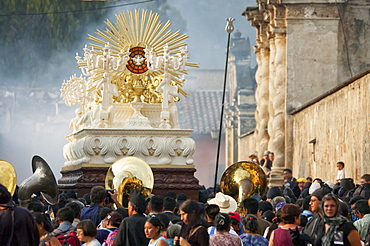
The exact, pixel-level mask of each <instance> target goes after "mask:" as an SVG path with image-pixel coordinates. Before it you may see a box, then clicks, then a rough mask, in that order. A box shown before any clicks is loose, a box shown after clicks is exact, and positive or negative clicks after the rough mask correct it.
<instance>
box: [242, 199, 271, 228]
mask: <svg viewBox="0 0 370 246" xmlns="http://www.w3.org/2000/svg"><path fill="white" fill-rule="evenodd" d="M242 207H243V212H244V214H252V215H254V216H256V217H257V223H258V228H257V233H258V234H260V235H263V233H264V232H265V230H266V228H267V227H269V226H270V225H271V223H270V222H268V221H267V220H264V219H261V218H259V217H258V215H257V213H258V201H257V200H256V199H254V198H247V199H244V200H243V202H242Z"/></svg>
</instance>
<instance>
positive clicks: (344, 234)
mask: <svg viewBox="0 0 370 246" xmlns="http://www.w3.org/2000/svg"><path fill="white" fill-rule="evenodd" d="M321 209H322V211H323V222H322V223H321V224H320V225H318V227H319V228H320V230H319V232H320V233H319V235H318V237H317V239H316V241H315V243H316V245H324V246H326V245H336V244H339V245H352V246H360V245H361V240H360V235H359V233H358V231H357V230H356V227H355V226H354V225H353V224H352V222H348V221H347V219H346V218H345V217H343V216H341V215H340V214H339V201H338V198H337V197H336V196H335V195H334V194H332V193H329V194H327V195H325V196H324V197H323V198H322V201H321Z"/></svg>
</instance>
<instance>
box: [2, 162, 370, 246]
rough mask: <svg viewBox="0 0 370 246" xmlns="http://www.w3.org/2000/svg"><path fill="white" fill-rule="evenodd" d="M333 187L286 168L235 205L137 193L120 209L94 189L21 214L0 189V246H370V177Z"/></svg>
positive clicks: (224, 198)
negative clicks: (279, 179)
mask: <svg viewBox="0 0 370 246" xmlns="http://www.w3.org/2000/svg"><path fill="white" fill-rule="evenodd" d="M338 181H339V182H338V183H336V184H335V185H333V184H331V183H329V182H325V183H324V182H322V180H321V179H318V178H316V179H314V180H312V179H310V178H309V177H307V178H305V179H303V178H299V179H295V178H293V177H292V172H291V170H289V169H285V170H284V184H283V185H281V186H276V187H271V188H269V189H268V191H267V193H266V194H265V195H263V196H262V197H261V196H260V195H258V194H255V195H253V196H251V197H249V198H246V199H244V200H243V201H241V202H240V204H238V203H237V201H236V200H235V199H234V198H233V197H231V196H229V195H226V194H223V193H221V192H217V193H216V194H208V195H209V198H208V199H207V200H206V201H205V202H201V201H197V200H191V199H188V198H187V196H186V195H185V194H184V193H179V194H176V193H175V192H168V193H167V194H166V196H165V197H162V196H160V195H155V194H152V195H150V196H149V197H144V196H143V195H142V193H141V192H140V190H137V189H135V190H133V191H131V193H130V195H129V198H128V203H127V204H126V206H125V208H124V206H123V205H122V204H121V203H120V202H119V201H118V200H117V194H115V193H114V192H111V191H107V190H105V189H104V187H101V186H95V187H93V188H92V189H91V191H90V193H89V194H86V195H84V196H83V197H80V198H78V197H77V195H76V193H75V192H73V191H67V192H63V193H61V194H60V195H59V199H58V203H57V204H55V205H50V204H48V203H47V202H46V201H45V200H44V199H43V197H42V196H41V195H39V196H38V194H35V196H34V197H33V198H32V200H31V201H30V203H29V204H28V207H27V209H25V208H21V207H19V206H17V205H16V202H17V201H16V196H13V199H12V196H11V195H10V193H9V192H8V191H7V189H6V188H5V187H4V186H3V185H0V245H17V246H23V245H28V246H32V245H52V246H59V245H86V246H99V245H116V246H119V245H130V246H136V245H137V246H146V245H153V246H155V245H157V246H168V245H194V246H195V245H199V246H203V245H204V246H205V245H211V246H216V245H217V246H218V245H219V246H223V245H231V246H233V245H235V246H247V245H261V246H263V245H264V246H267V245H269V246H272V245H276V246H279V245H282V246H290V245H299V246H301V245H325V246H326V245H337V244H339V245H365V244H366V245H368V243H369V241H370V234H369V231H370V206H369V205H370V204H369V203H370V200H369V198H370V192H369V191H370V174H365V175H363V176H362V177H361V184H359V185H355V184H353V180H351V179H345V178H344V179H340V180H338Z"/></svg>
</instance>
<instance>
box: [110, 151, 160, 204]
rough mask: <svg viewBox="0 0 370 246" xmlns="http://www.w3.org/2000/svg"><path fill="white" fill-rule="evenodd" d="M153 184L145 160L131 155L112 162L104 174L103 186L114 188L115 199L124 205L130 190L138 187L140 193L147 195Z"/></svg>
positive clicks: (152, 176) (149, 169) (151, 174)
mask: <svg viewBox="0 0 370 246" xmlns="http://www.w3.org/2000/svg"><path fill="white" fill-rule="evenodd" d="M153 186H154V175H153V172H152V169H151V168H150V166H149V165H148V164H147V163H146V162H145V161H143V160H142V159H140V158H137V157H133V156H129V157H124V158H122V159H119V160H118V161H116V162H115V163H113V164H112V165H111V166H110V168H109V169H108V172H107V175H106V176H105V188H106V189H108V190H116V192H117V200H118V201H119V202H120V203H121V204H122V205H123V206H124V207H127V205H128V197H129V195H130V193H131V191H132V190H134V189H140V190H141V193H142V194H143V195H144V196H145V197H148V196H149V195H150V194H151V193H152V190H153Z"/></svg>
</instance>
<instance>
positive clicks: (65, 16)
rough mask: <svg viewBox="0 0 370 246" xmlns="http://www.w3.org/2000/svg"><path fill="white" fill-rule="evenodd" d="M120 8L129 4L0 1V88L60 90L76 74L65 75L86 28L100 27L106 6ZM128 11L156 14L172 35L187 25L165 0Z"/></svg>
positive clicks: (67, 0) (80, 0)
mask: <svg viewBox="0 0 370 246" xmlns="http://www.w3.org/2000/svg"><path fill="white" fill-rule="evenodd" d="M125 3H128V4H130V3H134V2H131V1H118V2H111V1H83V0H1V1H0V33H1V35H0V44H1V45H0V86H1V85H5V86H9V85H12V86H22V87H59V86H60V84H61V82H62V80H63V79H68V77H69V76H70V75H71V74H73V73H74V72H75V71H70V70H71V67H72V68H73V69H74V68H76V66H77V65H76V61H75V60H74V54H75V53H76V52H80V53H81V52H82V50H81V48H82V47H79V48H76V45H77V44H78V45H83V44H81V40H84V39H85V38H86V37H87V33H88V32H90V30H89V31H87V27H95V28H94V30H95V29H96V28H98V26H99V25H100V26H102V25H103V22H104V21H105V20H106V16H107V14H108V10H109V9H108V8H104V7H106V6H107V5H108V4H111V6H114V5H124V4H125ZM127 8H128V9H134V8H144V9H149V10H153V11H154V12H157V13H159V14H160V15H161V21H162V22H167V21H168V20H171V22H172V23H173V25H172V27H171V29H172V30H173V31H177V30H180V31H181V32H182V33H184V32H186V30H185V28H186V22H185V21H184V20H183V19H182V17H181V14H180V12H179V11H178V10H177V9H176V8H174V7H171V6H170V5H169V4H168V3H167V0H154V1H151V2H148V3H146V4H143V5H133V6H127ZM94 9H95V10H94ZM111 21H115V19H114V18H113V19H111ZM92 32H93V31H92ZM91 34H93V33H91ZM85 43H88V41H86V42H85ZM56 67H57V69H56ZM76 71H77V69H76Z"/></svg>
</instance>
